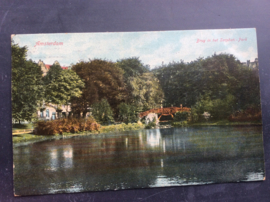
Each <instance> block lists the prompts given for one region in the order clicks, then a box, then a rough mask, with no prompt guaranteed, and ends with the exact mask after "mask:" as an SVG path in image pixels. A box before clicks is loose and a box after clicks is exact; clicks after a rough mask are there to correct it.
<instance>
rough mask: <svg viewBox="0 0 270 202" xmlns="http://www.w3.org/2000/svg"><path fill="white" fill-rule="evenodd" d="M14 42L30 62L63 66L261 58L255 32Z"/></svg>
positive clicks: (30, 37) (32, 37)
mask: <svg viewBox="0 0 270 202" xmlns="http://www.w3.org/2000/svg"><path fill="white" fill-rule="evenodd" d="M12 40H13V41H14V43H15V44H18V45H19V46H21V47H22V46H27V48H28V53H27V58H28V59H32V60H33V61H35V62H38V61H39V60H42V61H43V62H44V63H45V64H53V63H54V61H55V60H57V61H58V62H59V63H60V64H61V66H70V65H71V64H72V63H73V64H76V63H77V62H79V61H88V60H89V59H91V60H93V59H95V58H98V59H106V60H109V61H113V62H116V61H117V60H120V59H124V58H129V57H139V59H140V60H141V61H142V63H143V64H145V65H149V66H150V68H151V69H152V68H154V67H156V66H160V65H162V63H163V64H168V63H170V62H173V61H174V62H178V61H180V60H183V61H184V62H191V61H193V60H196V59H197V58H199V57H203V58H206V57H208V56H211V55H213V54H214V53H216V54H219V53H228V54H233V55H235V57H236V58H237V59H239V60H240V61H241V62H246V61H247V60H250V61H254V60H255V58H258V53H257V38H256V29H255V28H251V29H219V30H218V29H217V30H187V31H153V32H102V33H97V32H96V33H63V34H18V35H13V36H12Z"/></svg>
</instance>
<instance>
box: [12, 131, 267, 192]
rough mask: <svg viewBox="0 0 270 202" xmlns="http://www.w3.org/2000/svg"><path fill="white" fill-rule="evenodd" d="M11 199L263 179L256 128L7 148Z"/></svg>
mask: <svg viewBox="0 0 270 202" xmlns="http://www.w3.org/2000/svg"><path fill="white" fill-rule="evenodd" d="M13 158H14V159H13V160H14V188H15V194H16V195H38V194H52V193H71V192H82V191H101V190H118V189H130V188H144V187H163V186H181V185H196V184H210V183H221V182H239V181H257V180H263V178H264V176H265V172H264V156H263V141H262V127H261V126H248V127H236V126H227V127H215V126H206V127H188V128H167V129H150V130H138V131H127V132H121V133H117V134H99V135H88V136H81V137H74V138H68V139H61V140H50V141H44V142H37V143H33V144H28V145H21V146H16V145H14V147H13Z"/></svg>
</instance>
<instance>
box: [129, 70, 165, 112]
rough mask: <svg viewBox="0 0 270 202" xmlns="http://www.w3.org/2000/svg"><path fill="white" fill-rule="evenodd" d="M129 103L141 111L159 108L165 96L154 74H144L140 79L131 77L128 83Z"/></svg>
mask: <svg viewBox="0 0 270 202" xmlns="http://www.w3.org/2000/svg"><path fill="white" fill-rule="evenodd" d="M128 89H129V90H128V92H129V100H128V102H129V103H131V104H133V105H135V106H137V108H138V109H139V111H146V110H148V109H152V108H159V107H160V106H161V104H162V101H163V98H164V94H163V91H162V88H161V86H160V84H159V80H158V79H157V78H156V77H155V76H154V74H153V73H151V72H148V73H144V74H142V75H141V76H138V77H130V78H129V82H128Z"/></svg>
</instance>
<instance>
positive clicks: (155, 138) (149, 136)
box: [146, 129, 162, 147]
mask: <svg viewBox="0 0 270 202" xmlns="http://www.w3.org/2000/svg"><path fill="white" fill-rule="evenodd" d="M161 140H162V139H161V135H160V130H159V129H152V130H147V131H146V141H147V144H148V145H149V146H150V147H159V146H160V142H161Z"/></svg>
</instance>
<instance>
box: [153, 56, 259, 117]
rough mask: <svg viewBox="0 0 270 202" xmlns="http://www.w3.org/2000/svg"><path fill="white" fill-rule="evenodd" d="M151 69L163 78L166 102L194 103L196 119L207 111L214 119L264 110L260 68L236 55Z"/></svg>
mask: <svg viewBox="0 0 270 202" xmlns="http://www.w3.org/2000/svg"><path fill="white" fill-rule="evenodd" d="M152 72H153V73H154V75H155V76H156V77H157V78H158V79H159V81H160V85H161V87H162V89H163V92H164V95H165V96H164V97H165V98H164V99H165V100H164V103H165V105H168V106H171V105H173V106H179V105H180V104H182V105H183V106H186V107H191V108H192V112H193V113H192V115H193V120H197V119H199V116H200V115H201V114H202V113H204V111H206V112H210V113H211V116H212V118H214V119H223V118H228V117H229V116H230V115H232V114H235V113H239V112H243V111H245V110H248V111H253V112H254V111H255V112H258V113H259V112H260V111H261V108H260V83H259V74H258V72H259V71H258V68H255V69H252V68H249V67H247V66H245V65H243V64H242V63H241V62H240V61H239V60H237V59H236V58H235V57H234V56H233V55H229V54H219V55H216V54H214V55H212V56H210V57H207V58H199V59H197V60H195V61H192V62H189V63H184V62H183V61H180V62H174V63H170V64H168V65H164V66H160V67H157V68H155V69H154V70H152ZM250 109H252V110H250Z"/></svg>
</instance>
